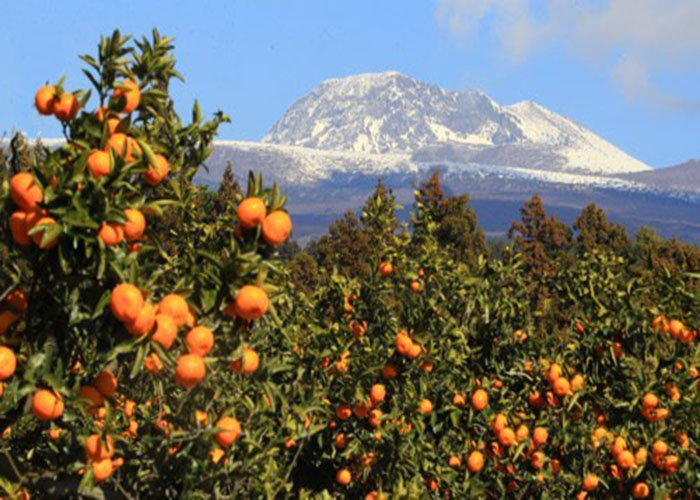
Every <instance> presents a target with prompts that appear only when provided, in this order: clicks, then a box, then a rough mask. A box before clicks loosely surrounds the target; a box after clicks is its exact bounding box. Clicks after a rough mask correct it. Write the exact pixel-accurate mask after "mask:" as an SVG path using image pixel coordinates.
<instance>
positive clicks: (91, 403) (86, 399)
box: [78, 385, 105, 410]
mask: <svg viewBox="0 0 700 500" xmlns="http://www.w3.org/2000/svg"><path fill="white" fill-rule="evenodd" d="M78 399H80V400H81V402H82V403H83V404H85V405H86V406H87V407H88V408H89V409H90V410H95V409H97V408H98V407H100V406H102V405H103V404H104V402H105V400H104V398H103V397H102V393H101V392H100V391H98V390H97V388H96V387H93V386H91V385H85V386H83V387H81V388H80V390H79V391H78Z"/></svg>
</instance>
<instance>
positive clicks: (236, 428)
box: [214, 417, 241, 447]
mask: <svg viewBox="0 0 700 500" xmlns="http://www.w3.org/2000/svg"><path fill="white" fill-rule="evenodd" d="M214 427H216V428H217V429H221V430H220V431H219V432H218V433H217V434H216V442H217V443H219V445H220V446H224V447H228V446H231V445H232V444H233V443H234V442H236V441H238V439H239V438H240V437H241V424H240V423H239V422H238V420H236V419H235V418H234V417H222V418H220V419H219V420H218V421H217V422H216V425H215V426H214Z"/></svg>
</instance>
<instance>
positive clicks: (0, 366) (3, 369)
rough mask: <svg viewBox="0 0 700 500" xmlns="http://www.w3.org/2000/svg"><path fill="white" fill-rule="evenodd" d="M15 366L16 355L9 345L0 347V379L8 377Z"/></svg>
mask: <svg viewBox="0 0 700 500" xmlns="http://www.w3.org/2000/svg"><path fill="white" fill-rule="evenodd" d="M16 368H17V357H16V356H15V353H14V351H12V349H10V348H9V347H5V346H2V347H0V380H6V379H8V378H10V377H11V376H12V375H13V374H14V373H15V369H16Z"/></svg>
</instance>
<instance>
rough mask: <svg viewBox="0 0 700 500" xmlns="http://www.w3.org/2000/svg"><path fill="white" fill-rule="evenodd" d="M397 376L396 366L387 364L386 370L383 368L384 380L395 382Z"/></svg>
mask: <svg viewBox="0 0 700 500" xmlns="http://www.w3.org/2000/svg"><path fill="white" fill-rule="evenodd" d="M397 375H398V371H397V370H396V366H394V365H393V364H392V363H386V364H385V365H384V368H382V378H385V379H386V380H393V379H395V378H396V376H397Z"/></svg>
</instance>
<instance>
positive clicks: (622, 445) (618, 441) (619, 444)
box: [612, 436, 627, 455]
mask: <svg viewBox="0 0 700 500" xmlns="http://www.w3.org/2000/svg"><path fill="white" fill-rule="evenodd" d="M626 449H627V443H626V442H625V440H624V438H623V437H621V436H618V437H616V438H615V440H614V441H613V445H612V452H613V454H614V455H619V454H620V453H622V452H623V451H625V450H626Z"/></svg>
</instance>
